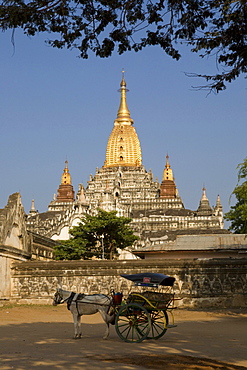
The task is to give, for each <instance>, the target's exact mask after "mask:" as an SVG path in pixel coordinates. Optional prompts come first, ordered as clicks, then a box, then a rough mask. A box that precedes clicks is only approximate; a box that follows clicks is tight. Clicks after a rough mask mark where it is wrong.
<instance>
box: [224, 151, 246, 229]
mask: <svg viewBox="0 0 247 370" xmlns="http://www.w3.org/2000/svg"><path fill="white" fill-rule="evenodd" d="M237 168H238V169H239V171H238V184H237V186H236V187H235V189H234V190H233V193H232V194H234V195H235V197H236V204H235V206H233V207H231V209H230V211H229V212H227V213H226V214H225V219H226V220H227V221H231V226H230V228H229V229H230V230H233V231H234V233H235V234H247V157H246V158H245V159H244V161H243V163H240V164H239V165H238V167H237Z"/></svg>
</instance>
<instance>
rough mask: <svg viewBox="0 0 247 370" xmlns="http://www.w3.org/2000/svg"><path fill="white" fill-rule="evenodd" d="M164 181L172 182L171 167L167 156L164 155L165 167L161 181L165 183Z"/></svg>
mask: <svg viewBox="0 0 247 370" xmlns="http://www.w3.org/2000/svg"><path fill="white" fill-rule="evenodd" d="M165 180H170V181H174V178H173V172H172V169H171V166H170V163H169V155H168V154H167V155H166V165H165V168H164V171H163V178H162V181H165Z"/></svg>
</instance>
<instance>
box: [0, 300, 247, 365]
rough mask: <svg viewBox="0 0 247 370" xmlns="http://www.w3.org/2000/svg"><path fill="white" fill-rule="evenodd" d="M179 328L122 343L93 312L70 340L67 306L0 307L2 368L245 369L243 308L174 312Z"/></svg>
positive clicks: (246, 320)
mask: <svg viewBox="0 0 247 370" xmlns="http://www.w3.org/2000/svg"><path fill="white" fill-rule="evenodd" d="M174 316H175V321H176V324H177V327H175V328H172V329H169V330H168V331H167V333H166V334H165V335H164V336H163V337H162V338H160V339H158V340H145V341H143V342H141V343H125V342H123V341H122V340H121V339H120V338H119V337H118V336H117V334H116V332H115V328H114V326H111V328H110V336H109V338H108V339H107V340H103V339H102V336H103V333H104V330H105V327H104V324H103V322H102V319H101V317H100V316H99V315H98V314H96V315H92V316H84V317H83V320H82V322H83V326H82V328H83V336H82V338H81V339H80V340H74V339H72V337H73V330H74V328H73V322H72V316H71V314H70V312H69V311H67V308H66V306H65V305H61V306H57V307H53V306H12V307H10V306H3V307H0V369H1V370H10V369H17V370H32V369H34V370H49V369H59V370H65V369H66V370H68V369H71V370H79V369H80V370H82V369H86V370H97V369H107V370H112V369H118V370H144V369H154V370H161V369H162V370H216V369H217V370H240V369H242V370H243V369H245V370H246V369H247V330H246V329H247V310H244V311H241V310H238V311H234V312H233V311H221V312H215V311H214V312H213V311H207V312H204V311H188V310H175V312H174Z"/></svg>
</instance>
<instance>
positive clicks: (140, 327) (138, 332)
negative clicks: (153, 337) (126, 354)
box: [115, 303, 151, 343]
mask: <svg viewBox="0 0 247 370" xmlns="http://www.w3.org/2000/svg"><path fill="white" fill-rule="evenodd" d="M115 328H116V332H117V334H118V336H119V337H120V338H121V339H123V340H124V341H125V342H138V343H139V342H142V341H143V340H144V339H146V338H147V336H148V333H149V331H150V328H151V318H150V315H149V313H148V311H147V310H146V308H144V307H142V306H140V305H139V304H137V303H129V304H126V305H125V306H123V307H122V308H120V310H119V311H118V314H117V317H116V324H115Z"/></svg>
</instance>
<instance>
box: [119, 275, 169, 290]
mask: <svg viewBox="0 0 247 370" xmlns="http://www.w3.org/2000/svg"><path fill="white" fill-rule="evenodd" d="M120 276H122V277H123V278H125V279H128V280H131V281H133V283H134V284H135V285H136V286H147V287H158V286H159V285H163V286H173V284H174V281H175V278H174V277H171V276H167V275H163V274H156V273H153V272H143V273H140V274H133V275H120Z"/></svg>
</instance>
